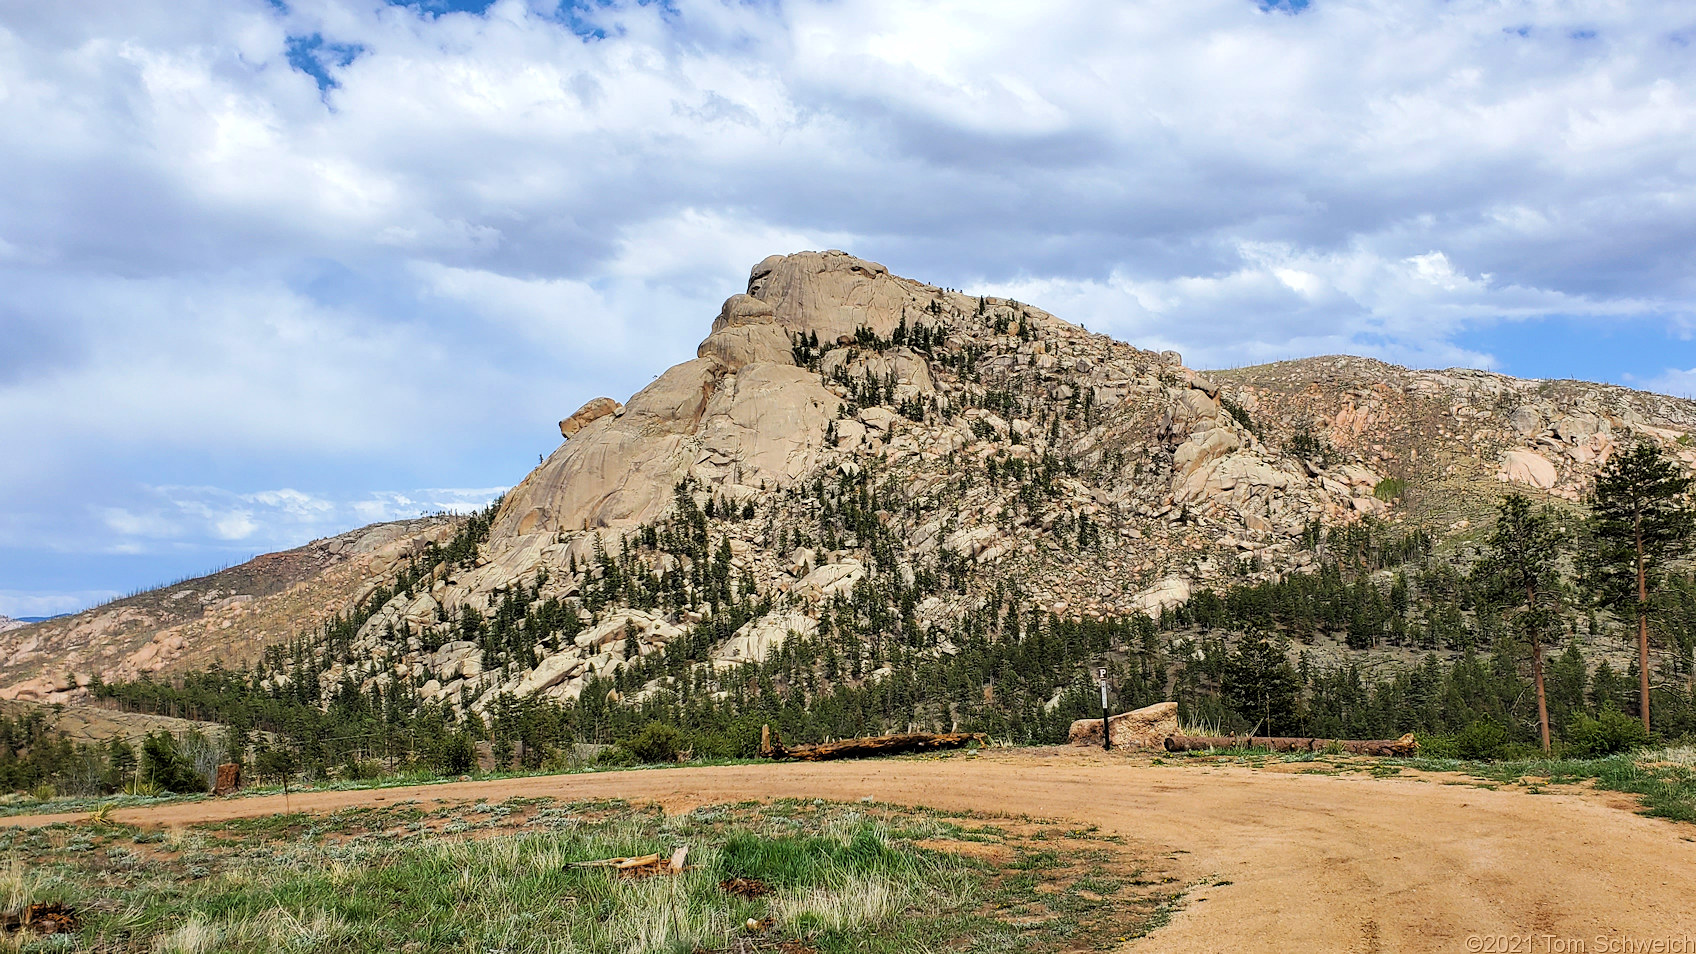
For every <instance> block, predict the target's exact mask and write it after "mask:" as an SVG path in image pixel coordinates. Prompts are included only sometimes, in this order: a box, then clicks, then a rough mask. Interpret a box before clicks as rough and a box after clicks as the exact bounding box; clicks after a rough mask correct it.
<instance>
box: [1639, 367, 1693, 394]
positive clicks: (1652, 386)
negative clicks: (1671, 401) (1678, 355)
mask: <svg viewBox="0 0 1696 954" xmlns="http://www.w3.org/2000/svg"><path fill="white" fill-rule="evenodd" d="M1638 386H1639V387H1644V388H1648V389H1649V390H1651V391H1658V392H1660V393H1662V394H1672V395H1676V396H1678V397H1684V398H1696V368H1685V369H1680V368H1668V369H1666V370H1665V371H1663V372H1661V373H1660V374H1659V375H1656V376H1655V377H1653V378H1650V379H1649V380H1647V381H1643V382H1641V383H1640V384H1638Z"/></svg>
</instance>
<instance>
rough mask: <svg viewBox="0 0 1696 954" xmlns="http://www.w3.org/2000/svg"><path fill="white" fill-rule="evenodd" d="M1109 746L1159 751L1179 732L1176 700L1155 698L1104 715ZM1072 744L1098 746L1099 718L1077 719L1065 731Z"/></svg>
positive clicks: (1067, 739)
mask: <svg viewBox="0 0 1696 954" xmlns="http://www.w3.org/2000/svg"><path fill="white" fill-rule="evenodd" d="M1107 733H1108V737H1109V738H1110V739H1111V740H1112V742H1111V747H1112V748H1114V749H1119V750H1121V751H1138V752H1159V751H1164V750H1165V743H1166V740H1167V739H1169V738H1171V737H1172V736H1174V735H1177V734H1178V704H1177V703H1176V702H1156V703H1155V704H1154V705H1151V706H1143V707H1142V708H1141V709H1133V710H1131V711H1130V712H1121V713H1119V714H1118V715H1116V716H1109V717H1108V718H1107ZM1066 741H1067V742H1068V743H1069V744H1071V745H1081V746H1090V747H1092V748H1097V749H1099V748H1101V747H1102V745H1101V720H1100V719H1079V720H1077V721H1076V722H1073V723H1072V728H1071V731H1069V732H1068V733H1067V735H1066Z"/></svg>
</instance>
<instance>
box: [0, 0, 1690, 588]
mask: <svg viewBox="0 0 1696 954" xmlns="http://www.w3.org/2000/svg"><path fill="white" fill-rule="evenodd" d="M1693 39H1696V13H1693V12H1692V9H1691V8H1690V6H1689V5H1688V4H1687V3H1671V2H1668V3H1655V2H1637V3H1631V2H1621V3H1614V4H1608V5H1583V6H1580V5H1574V4H1570V3H1564V2H1538V0H1524V2H1494V3H1490V2H1469V0H1396V2H1391V0H1379V2H1371V0H1354V2H1333V0H1311V2H1306V3H1291V2H1279V3H1268V2H1257V0H1187V2H1185V3H1178V4H1174V3H1169V2H1167V3H1152V2H1148V3H1145V2H1136V0H1077V2H1070V3H1053V4H1028V3H998V2H993V0H974V2H937V3H923V2H912V0H828V2H827V0H800V2H791V0H781V2H780V0H760V2H720V0H668V2H660V3H646V4H643V3H626V2H617V0H613V2H599V0H597V2H584V3H576V4H571V5H566V6H563V7H562V6H560V5H557V4H553V3H544V2H541V0H532V2H525V0H496V2H492V3H483V2H465V0H418V2H414V3H405V4H396V3H385V2H382V0H364V2H352V0H173V2H171V3H163V2H156V0H125V2H118V0H87V2H86V3H80V4H77V5H76V6H75V9H72V8H70V7H67V6H65V5H63V4H4V5H0V168H3V169H5V175H6V179H7V186H6V188H5V189H3V190H0V446H4V447H5V448H6V453H5V454H3V455H0V613H3V614H7V615H13V616H18V615H42V614H45V613H52V612H60V611H65V610H72V609H76V608H79V607H81V606H85V605H88V604H89V603H90V602H93V601H97V600H99V599H103V598H106V597H109V596H111V595H113V594H116V593H122V592H126V591H128V590H131V589H134V588H137V587H142V586H147V585H150V584H154V583H158V582H161V581H165V580H169V579H173V578H176V577H180V576H183V575H186V574H190V573H195V572H199V571H203V570H206V569H210V568H213V567H217V566H220V565H224V564H226V563H231V562H239V561H240V560H243V559H246V558H248V557H250V556H252V555H253V554H255V553H259V552H263V551H266V550H271V549H277V548H280V547H285V546H290V545H294V544H298V543H300V542H303V541H305V540H308V539H311V538H313V537H317V536H323V535H328V534H331V533H334V532H338V531H340V530H343V529H347V528H350V527H353V526H357V525H360V524H362V523H366V522H369V521H372V520H378V519H392V518H396V517H401V516H407V515H410V514H415V513H418V512H424V511H431V510H437V509H453V508H464V507H468V506H474V505H475V504H477V503H479V502H481V501H483V500H486V499H488V497H489V496H491V495H492V494H494V493H496V492H498V491H499V489H500V488H503V487H506V486H510V485H511V484H512V483H514V482H516V481H517V480H519V479H520V478H521V477H522V476H523V475H524V473H525V472H526V470H527V469H528V468H529V467H530V466H532V465H533V464H534V463H535V459H536V455H537V454H540V453H546V452H548V451H550V450H551V449H552V448H553V447H554V446H555V445H556V444H557V442H558V433H557V431H556V430H555V427H554V424H555V422H556V421H557V420H558V419H559V418H560V417H562V416H564V415H566V414H569V413H570V412H571V411H572V410H574V409H575V408H576V407H577V406H578V405H579V404H581V403H582V402H583V401H584V400H586V399H588V398H590V397H594V396H596V395H600V394H607V395H611V396H613V397H617V398H621V399H622V398H623V397H625V396H627V395H628V394H630V393H631V392H632V391H634V390H636V389H637V388H639V387H641V386H642V385H643V384H645V383H646V382H647V381H649V380H651V379H652V377H653V376H654V375H655V374H657V373H658V372H659V371H660V370H662V369H663V368H664V367H666V366H668V365H670V364H671V363H674V362H676V361H678V360H681V359H683V358H686V357H688V356H690V355H692V354H693V351H694V348H695V345H696V344H697V343H698V341H699V340H700V339H701V337H702V336H703V335H704V334H705V333H706V330H707V327H708V324H709V323H710V321H711V319H712V317H713V315H714V314H715V313H716V311H717V306H718V303H719V302H720V301H721V300H722V299H723V298H724V297H725V296H726V295H729V294H731V293H733V292H736V291H739V290H740V289H741V288H742V286H743V283H744V281H745V277H746V274H747V269H748V267H749V266H750V265H751V264H753V263H754V262H756V261H758V260H759V259H761V258H763V257H765V256H766V255H768V254H771V253H773V252H784V251H793V250H797V249H803V248H828V247H837V248H845V249H849V250H851V251H854V252H855V253H857V254H860V255H863V256H866V257H868V258H873V259H876V260H878V261H881V262H883V263H884V264H886V265H888V266H889V267H890V268H891V269H892V270H894V271H896V272H898V273H901V274H907V275H912V276H915V277H920V278H923V279H926V280H929V281H933V282H937V283H939V284H945V285H950V286H955V287H961V288H967V289H972V290H981V291H986V292H991V293H998V294H1009V295H1013V296H1014V297H1017V298H1019V299H1021V300H1026V301H1031V302H1035V303H1038V304H1040V305H1042V306H1044V307H1046V308H1048V309H1049V310H1051V311H1054V312H1056V313H1057V314H1060V315H1062V316H1065V317H1067V318H1071V319H1073V320H1075V321H1081V322H1083V323H1085V324H1087V325H1088V326H1089V327H1090V328H1092V329H1095V330H1101V331H1108V332H1111V333H1113V334H1116V335H1118V336H1119V337H1122V338H1124V339H1126V340H1129V341H1131V342H1134V343H1137V344H1139V345H1143V346H1145V347H1151V348H1176V349H1178V350H1179V351H1182V352H1183V353H1184V355H1185V357H1186V359H1187V360H1188V361H1189V362H1190V363H1191V364H1193V365H1195V366H1198V367H1220V366H1232V365H1241V364H1248V363H1254V362H1259V361H1267V360H1276V359H1280V358H1288V357H1294V356H1301V355H1309V354H1319V353H1331V352H1339V351H1346V352H1354V353H1363V354H1370V355H1373V356H1376V357H1381V358H1384V359H1386V360H1390V361H1395V362H1399V363H1403V364H1411V365H1416V366H1424V367H1447V366H1457V365H1466V366H1475V367H1486V368H1493V369H1497V370H1502V371H1505V372H1508V373H1513V374H1518V375H1523V376H1529V377H1539V376H1573V377H1587V378H1595V379H1601V380H1610V381H1616V382H1619V383H1624V384H1630V385H1633V386H1637V387H1645V388H1652V389H1657V390H1663V391H1670V392H1673V393H1685V394H1687V393H1691V392H1693V391H1696V344H1693V342H1692V340H1691V335H1692V333H1693V332H1696V304H1693V303H1696V265H1693V262H1696V256H1693V255H1692V252H1693V250H1696V150H1693V149H1692V148H1691V144H1692V143H1693V142H1696V75H1693V74H1696V57H1693V56H1692V46H1691V43H1692V40H1693Z"/></svg>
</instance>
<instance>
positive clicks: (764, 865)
mask: <svg viewBox="0 0 1696 954" xmlns="http://www.w3.org/2000/svg"><path fill="white" fill-rule="evenodd" d="M1037 835H1041V836H1043V838H1042V840H1040V841H1039V840H1038V839H1037V837H1036V836H1037ZM1055 843H1064V844H1066V845H1067V846H1068V847H1067V849H1066V850H1059V851H1057V850H1055V849H1054V848H1053V847H1052V846H1053V845H1054V844H1055ZM678 845H688V846H689V848H690V854H689V862H690V865H691V867H690V869H689V870H687V871H686V872H685V873H683V874H682V875H681V876H677V877H669V876H660V877H653V878H647V879H641V880H630V879H621V878H618V877H616V876H614V875H613V874H612V873H611V872H609V871H608V870H607V869H605V868H599V867H576V866H574V863H576V862H583V861H593V860H597V859H604V858H610V857H625V856H634V855H642V854H650V853H658V854H662V855H669V854H670V852H671V851H672V850H673V848H675V847H676V846H678ZM990 856H994V857H993V859H991V858H990ZM1130 870H1135V871H1136V872H1137V873H1138V875H1139V876H1140V875H1141V874H1143V870H1142V861H1141V860H1139V859H1135V858H1132V857H1131V856H1130V849H1128V848H1126V847H1125V846H1123V845H1121V844H1119V843H1118V842H1117V840H1116V839H1109V838H1106V837H1103V836H1099V835H1097V834H1095V833H1091V832H1085V831H1081V830H1078V829H1070V830H1068V829H1064V828H1060V827H1051V826H1048V825H1045V824H1044V823H1041V822H1036V821H1029V820H1015V819H985V818H978V817H972V816H960V815H957V814H944V813H933V812H927V811H924V810H916V809H896V808H892V807H885V806H866V805H852V806H848V805H836V804H830V803H824V802H778V803H775V804H773V805H770V806H764V807H762V806H753V805H746V804H744V805H730V806H718V807H713V808H704V809H697V810H696V811H693V812H689V813H687V814H682V815H666V814H664V813H663V812H661V811H659V810H658V809H657V808H653V807H651V806H631V805H628V804H625V803H622V802H616V801H612V802H585V803H572V804H558V803H554V802H553V801H551V800H548V799H514V800H512V801H510V802H503V803H499V804H494V803H489V802H480V803H475V804H435V805H427V804H420V803H402V804H396V805H387V806H382V807H375V808H357V809H349V810H346V811H341V812H337V813H335V814H333V815H327V816H311V815H304V814H288V815H276V816H269V817H264V818H256V819H244V820H239V821H226V822H218V823H215V824H206V825H198V826H193V827H191V828H188V829H185V830H181V831H170V832H157V831H145V830H141V829H137V828H134V827H130V826H125V825H117V824H112V823H109V822H108V823H104V824H96V823H92V822H90V823H84V824H78V825H63V824H61V825H53V826H49V827H46V828H41V829H34V830H29V829H0V911H16V910H20V909H21V908H22V907H23V906H25V905H27V904H29V903H33V902H37V901H58V902H63V903H65V904H68V905H70V906H71V907H72V908H74V909H75V910H76V911H77V912H78V914H79V916H80V917H81V918H82V928H81V930H80V933H79V934H78V935H77V936H76V937H75V938H74V939H71V938H57V939H56V938H47V939H41V940H35V941H27V940H26V939H23V938H12V939H3V938H0V950H30V951H34V950H72V949H77V950H90V949H92V950H112V951H118V950H124V951H128V950H137V951H157V952H164V954H173V952H209V951H220V952H224V951H228V952H261V951H263V952H270V951H337V952H340V951H346V952H355V951H373V950H383V951H403V952H404V951H420V952H422V951H453V952H466V954H487V952H497V951H498V952H502V954H520V952H526V954H528V952H584V954H603V952H604V954H649V952H654V954H662V952H663V954H690V952H694V951H740V950H743V949H746V950H778V949H779V948H778V947H777V945H778V943H779V942H783V943H785V944H787V945H789V946H787V947H783V948H781V949H782V950H784V951H788V952H804V951H815V952H821V954H826V952H828V954H834V952H842V954H847V952H849V951H855V952H872V954H878V952H888V954H895V952H907V951H942V950H949V951H962V952H972V951H1032V952H1036V951H1050V950H1062V949H1064V950H1077V949H1080V948H1097V947H1101V948H1105V947H1110V946H1111V945H1112V943H1116V941H1115V939H1116V938H1119V937H1124V936H1132V935H1135V934H1137V933H1140V932H1142V931H1144V930H1146V925H1147V922H1148V921H1149V919H1151V918H1153V917H1156V916H1157V915H1158V914H1159V912H1161V911H1162V910H1165V909H1166V908H1169V907H1170V906H1171V905H1172V904H1173V903H1175V902H1174V899H1175V898H1176V897H1177V894H1176V893H1175V891H1174V889H1173V888H1172V887H1171V883H1170V879H1169V878H1158V877H1156V878H1150V879H1143V878H1140V877H1139V878H1121V877H1118V876H1116V873H1117V872H1122V871H1130ZM729 878H745V879H756V880H758V881H760V882H762V883H764V884H765V885H767V886H769V888H770V893H769V894H765V895H763V896H759V897H754V898H746V897H741V896H738V895H735V894H731V893H727V892H726V891H725V890H724V889H723V888H721V886H720V883H721V882H723V881H724V880H725V879H729ZM1139 882H1141V883H1140V884H1139ZM1080 892H1087V893H1080ZM750 921H753V922H754V923H755V924H756V925H757V927H756V928H753V929H750V928H749V927H748V925H749V922H750ZM1098 942H1099V943H1098Z"/></svg>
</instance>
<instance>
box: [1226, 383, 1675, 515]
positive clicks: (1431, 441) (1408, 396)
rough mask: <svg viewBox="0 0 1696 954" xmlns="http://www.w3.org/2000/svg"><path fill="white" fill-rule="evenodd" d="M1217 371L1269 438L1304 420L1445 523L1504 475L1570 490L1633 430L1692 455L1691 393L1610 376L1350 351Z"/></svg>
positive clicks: (1476, 509)
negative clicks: (1531, 374) (1433, 366)
mask: <svg viewBox="0 0 1696 954" xmlns="http://www.w3.org/2000/svg"><path fill="white" fill-rule="evenodd" d="M1214 377H1216V378H1217V379H1218V380H1219V381H1220V383H1221V384H1222V385H1223V386H1224V388H1225V397H1226V399H1227V400H1234V401H1236V402H1237V403H1238V404H1239V405H1240V406H1241V407H1243V408H1244V409H1245V411H1246V412H1247V413H1249V414H1250V415H1252V417H1253V419H1254V420H1255V421H1256V422H1257V424H1259V425H1261V430H1262V433H1263V435H1264V436H1265V437H1266V438H1267V439H1269V440H1271V441H1274V442H1277V443H1281V444H1284V445H1286V446H1287V445H1288V444H1289V443H1290V441H1291V440H1292V439H1293V438H1295V436H1296V435H1297V434H1298V433H1303V432H1306V433H1308V434H1310V435H1311V436H1312V437H1313V438H1314V439H1315V440H1317V441H1318V442H1320V443H1321V444H1322V445H1325V446H1327V447H1328V448H1331V449H1333V451H1332V452H1333V453H1336V454H1341V455H1345V456H1348V457H1351V458H1356V459H1360V460H1364V461H1367V462H1369V463H1370V464H1371V465H1372V466H1374V467H1377V468H1378V469H1379V470H1381V471H1383V472H1384V473H1385V474H1387V475H1391V476H1395V477H1398V478H1401V479H1403V480H1405V481H1406V482H1407V485H1408V488H1407V493H1406V495H1405V497H1404V499H1403V501H1402V504H1403V506H1402V509H1403V512H1404V513H1406V514H1408V515H1410V516H1411V517H1413V518H1416V519H1420V520H1425V521H1429V522H1431V523H1433V524H1434V525H1437V526H1439V527H1442V528H1453V525H1454V524H1455V523H1456V522H1457V521H1462V520H1465V521H1468V522H1469V523H1470V522H1476V521H1477V520H1478V518H1480V517H1481V516H1486V515H1488V514H1489V513H1490V512H1491V511H1492V510H1493V508H1494V507H1495V501H1496V499H1497V498H1498V497H1499V496H1500V494H1501V492H1502V488H1503V485H1505V484H1513V485H1516V486H1517V487H1518V488H1519V489H1521V490H1524V491H1527V492H1541V493H1545V494H1548V495H1549V496H1550V497H1552V498H1555V499H1563V500H1566V501H1570V502H1577V501H1579V500H1580V499H1581V498H1582V496H1583V494H1584V493H1585V492H1586V490H1587V489H1588V487H1589V484H1590V480H1591V478H1592V476H1593V475H1594V474H1595V472H1596V469H1597V468H1598V467H1600V466H1601V465H1602V464H1604V463H1605V462H1606V461H1607V460H1608V459H1609V457H1611V456H1612V455H1613V454H1614V452H1615V451H1617V450H1618V449H1619V448H1621V447H1622V446H1626V445H1629V444H1630V443H1631V442H1633V441H1636V440H1639V439H1649V440H1653V441H1655V442H1657V443H1660V444H1662V445H1663V446H1665V447H1667V448H1668V449H1670V450H1673V451H1675V452H1676V453H1677V454H1678V455H1679V456H1680V457H1682V458H1683V460H1684V463H1685V464H1686V465H1687V466H1691V467H1696V445H1692V442H1691V437H1690V435H1691V434H1693V433H1696V402H1692V401H1689V400H1686V399H1682V398H1674V397H1668V396H1666V395H1662V394H1652V393H1649V392H1646V391H1634V390H1631V389H1629V388H1622V387H1618V386H1615V385H1610V384H1594V383H1589V382H1584V381H1527V380H1522V379H1519V378H1511V377H1507V376H1505V375H1500V374H1492V373H1489V372H1486V371H1476V370H1470V369H1464V368H1462V369H1449V370H1447V371H1410V370H1408V369H1406V368H1399V367H1396V366H1394V365H1389V364H1385V363H1383V362H1381V361H1374V360H1372V359H1370V358H1355V357H1347V356H1329V357H1320V358H1307V359H1303V360H1300V361H1285V362H1280V363H1277V364H1268V365H1261V366H1258V367H1251V368H1241V369H1238V370H1234V371H1222V372H1216V373H1215V374H1214ZM1324 453H1325V451H1324V450H1322V451H1321V454H1324Z"/></svg>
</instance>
